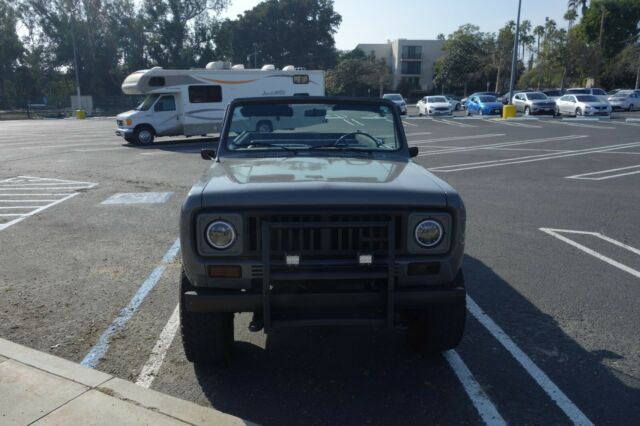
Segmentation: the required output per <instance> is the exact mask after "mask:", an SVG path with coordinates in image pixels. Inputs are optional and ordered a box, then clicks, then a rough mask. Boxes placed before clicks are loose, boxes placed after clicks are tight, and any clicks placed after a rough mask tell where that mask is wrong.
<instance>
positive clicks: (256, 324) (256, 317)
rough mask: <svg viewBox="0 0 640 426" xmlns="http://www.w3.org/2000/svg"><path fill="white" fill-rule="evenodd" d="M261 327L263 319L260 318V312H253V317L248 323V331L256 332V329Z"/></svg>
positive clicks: (262, 326) (258, 329)
mask: <svg viewBox="0 0 640 426" xmlns="http://www.w3.org/2000/svg"><path fill="white" fill-rule="evenodd" d="M263 328H264V321H263V320H262V314H261V313H257V312H254V313H253V318H252V319H251V322H250V323H249V331H253V332H256V331H260V330H262V329H263Z"/></svg>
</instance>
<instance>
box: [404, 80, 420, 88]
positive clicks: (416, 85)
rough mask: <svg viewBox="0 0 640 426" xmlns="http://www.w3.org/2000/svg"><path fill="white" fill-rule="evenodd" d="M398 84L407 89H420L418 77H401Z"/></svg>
mask: <svg viewBox="0 0 640 426" xmlns="http://www.w3.org/2000/svg"><path fill="white" fill-rule="evenodd" d="M400 84H402V85H403V86H404V87H407V88H411V89H418V88H420V77H402V78H401V79H400Z"/></svg>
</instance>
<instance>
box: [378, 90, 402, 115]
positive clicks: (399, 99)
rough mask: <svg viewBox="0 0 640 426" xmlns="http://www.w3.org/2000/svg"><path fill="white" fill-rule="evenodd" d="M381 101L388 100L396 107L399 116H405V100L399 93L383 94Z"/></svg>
mask: <svg viewBox="0 0 640 426" xmlns="http://www.w3.org/2000/svg"><path fill="white" fill-rule="evenodd" d="M382 99H388V100H390V101H391V102H393V103H394V104H396V106H397V107H398V111H399V112H400V114H401V115H406V114H407V100H406V99H405V98H403V97H402V95H401V94H399V93H385V94H384V95H382Z"/></svg>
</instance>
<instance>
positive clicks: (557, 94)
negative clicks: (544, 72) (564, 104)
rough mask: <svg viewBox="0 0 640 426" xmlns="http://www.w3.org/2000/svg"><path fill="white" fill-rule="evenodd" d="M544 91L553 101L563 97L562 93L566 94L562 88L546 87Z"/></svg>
mask: <svg viewBox="0 0 640 426" xmlns="http://www.w3.org/2000/svg"><path fill="white" fill-rule="evenodd" d="M542 93H544V94H545V95H547V97H548V98H549V99H550V100H552V101H553V102H555V101H557V100H558V99H560V98H561V97H562V95H564V93H563V92H562V90H560V89H544V90H543V91H542Z"/></svg>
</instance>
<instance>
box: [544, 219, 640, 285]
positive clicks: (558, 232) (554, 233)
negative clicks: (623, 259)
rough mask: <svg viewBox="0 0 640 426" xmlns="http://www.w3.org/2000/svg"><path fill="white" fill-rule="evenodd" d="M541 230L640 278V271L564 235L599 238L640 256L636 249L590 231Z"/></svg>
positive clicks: (639, 251)
mask: <svg viewBox="0 0 640 426" xmlns="http://www.w3.org/2000/svg"><path fill="white" fill-rule="evenodd" d="M540 230H541V231H542V232H544V233H546V234H549V235H551V236H552V237H555V238H557V239H559V240H560V241H564V242H565V243H567V244H569V245H571V246H573V247H575V248H577V249H579V250H582V251H583V252H585V253H587V254H589V255H591V256H593V257H595V258H596V259H600V260H602V261H603V262H606V263H608V264H609V265H611V266H614V267H616V268H618V269H620V270H621V271H624V272H626V273H628V274H631V275H633V276H634V277H636V278H640V271H638V270H636V269H633V268H631V267H629V266H627V265H624V264H622V263H620V262H618V261H617V260H614V259H612V258H610V257H608V256H605V255H603V254H601V253H598V252H597V251H595V250H592V249H590V248H589V247H587V246H585V245H582V244H580V243H577V242H575V241H573V240H572V239H570V238H567V237H565V236H564V235H562V234H578V235H590V236H593V237H596V238H599V239H601V240H604V241H607V242H608V243H610V244H613V245H615V246H618V247H621V248H623V249H625V250H627V251H630V252H632V253H634V254H637V255H639V256H640V250H638V249H637V248H635V247H631V246H629V245H626V244H624V243H621V242H620V241H617V240H614V239H613V238H610V237H607V236H605V235H602V234H600V233H598V232H588V231H575V230H571V229H552V228H540Z"/></svg>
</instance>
